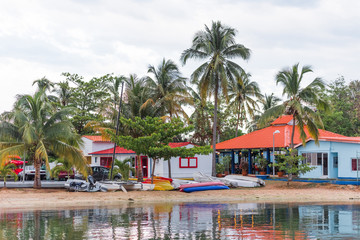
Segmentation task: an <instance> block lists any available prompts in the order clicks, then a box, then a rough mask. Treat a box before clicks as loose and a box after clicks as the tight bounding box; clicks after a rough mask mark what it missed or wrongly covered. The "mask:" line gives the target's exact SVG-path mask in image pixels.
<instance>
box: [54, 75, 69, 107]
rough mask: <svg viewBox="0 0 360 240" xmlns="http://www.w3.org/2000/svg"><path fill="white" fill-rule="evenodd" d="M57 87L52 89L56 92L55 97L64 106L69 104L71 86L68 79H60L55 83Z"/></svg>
mask: <svg viewBox="0 0 360 240" xmlns="http://www.w3.org/2000/svg"><path fill="white" fill-rule="evenodd" d="M56 86H58V87H57V88H55V89H54V90H53V91H54V92H55V93H56V94H57V98H58V100H59V103H60V105H61V106H63V107H65V106H67V105H69V102H70V99H71V94H72V92H71V87H70V86H69V81H62V82H59V83H56Z"/></svg>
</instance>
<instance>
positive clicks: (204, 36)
mask: <svg viewBox="0 0 360 240" xmlns="http://www.w3.org/2000/svg"><path fill="white" fill-rule="evenodd" d="M235 33H236V31H235V29H233V28H230V27H227V26H224V25H222V24H221V22H213V23H212V26H211V28H208V26H206V25H205V31H199V32H197V33H196V34H195V37H194V39H193V43H192V46H191V48H189V49H186V50H185V51H184V52H183V53H182V55H181V61H182V62H183V63H184V64H186V62H187V60H188V59H190V58H194V59H202V60H203V59H206V62H205V63H203V64H202V65H200V67H198V68H197V69H196V70H195V71H194V73H193V74H192V75H191V78H192V82H193V83H195V84H198V85H199V87H200V89H201V91H203V93H204V94H202V95H203V96H206V95H209V96H211V95H212V94H213V95H214V106H215V107H214V121H213V139H212V141H213V144H212V145H213V156H212V175H213V176H215V174H216V171H215V159H216V129H217V107H218V97H219V93H220V91H222V94H224V95H225V96H226V95H227V88H228V83H229V82H230V81H234V76H238V73H239V72H242V71H243V69H242V68H241V67H240V66H239V65H238V64H236V63H235V62H233V61H230V59H232V58H235V57H241V58H243V59H248V58H249V57H250V50H249V49H248V48H245V47H244V46H243V45H241V44H236V43H235ZM206 93H208V94H206Z"/></svg>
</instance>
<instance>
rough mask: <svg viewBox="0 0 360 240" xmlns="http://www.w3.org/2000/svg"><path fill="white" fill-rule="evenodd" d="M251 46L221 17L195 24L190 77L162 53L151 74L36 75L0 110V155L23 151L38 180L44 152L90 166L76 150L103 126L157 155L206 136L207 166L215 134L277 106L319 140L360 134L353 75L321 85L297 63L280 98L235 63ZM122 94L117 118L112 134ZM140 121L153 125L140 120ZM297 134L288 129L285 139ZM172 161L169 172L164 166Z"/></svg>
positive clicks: (224, 135) (260, 123)
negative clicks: (328, 134)
mask: <svg viewBox="0 0 360 240" xmlns="http://www.w3.org/2000/svg"><path fill="white" fill-rule="evenodd" d="M250 55H251V51H250V49H248V48H247V47H245V46H244V45H242V44H239V43H237V31H236V29H234V28H232V27H229V26H226V25H224V24H222V23H221V22H218V21H217V22H212V23H211V25H210V26H207V25H205V28H204V30H200V31H198V32H197V33H195V35H194V38H193V40H192V43H191V46H190V48H188V49H185V50H184V51H183V52H182V54H181V56H179V58H180V62H181V63H182V64H184V65H185V64H188V62H189V60H200V61H201V64H200V66H198V67H197V68H196V69H194V70H193V73H192V74H191V76H183V74H182V73H181V68H180V67H179V66H178V65H177V64H176V62H175V61H174V60H171V59H167V58H165V57H164V58H163V59H162V60H161V61H160V62H158V63H155V64H154V63H150V64H149V66H148V68H147V76H138V75H137V74H136V73H132V74H130V75H128V76H124V75H121V74H119V75H115V74H105V75H103V76H95V77H92V78H90V79H85V78H84V77H83V76H81V75H79V74H76V73H68V72H65V73H62V74H61V79H58V80H56V81H52V80H49V79H48V78H46V77H42V78H40V79H37V80H35V81H34V82H33V85H34V87H36V89H35V93H34V94H33V95H21V94H19V95H18V96H17V98H16V102H15V104H14V107H13V109H12V110H11V111H9V112H4V113H2V114H1V119H0V120H1V122H0V157H1V158H4V157H5V156H6V155H9V154H18V155H25V156H26V159H27V160H28V161H29V163H30V164H34V165H35V167H36V169H37V171H36V177H35V181H34V187H36V188H39V187H41V182H40V173H39V171H40V170H39V169H40V167H41V165H42V164H45V165H46V166H47V167H48V168H49V159H54V160H59V159H63V160H64V161H65V162H66V164H68V165H66V166H69V167H75V168H76V169H77V170H79V171H82V172H83V173H84V174H85V175H86V172H87V171H86V160H85V158H84V157H83V156H82V153H81V151H80V150H79V147H80V145H81V144H82V142H81V136H82V135H85V134H87V135H97V134H107V136H108V137H109V136H112V137H113V139H114V140H116V142H117V144H118V145H119V146H121V147H124V148H129V149H132V150H134V151H135V152H136V153H137V155H139V154H140V153H141V154H145V153H146V154H148V155H149V156H151V157H152V158H153V159H155V160H156V159H160V158H164V159H165V160H167V159H169V158H170V156H173V155H174V154H178V155H177V156H180V155H181V154H182V153H179V152H176V151H177V150H174V149H170V148H169V147H168V143H169V142H181V141H190V142H192V143H193V144H196V145H198V146H207V147H204V148H203V149H202V150H201V151H200V150H199V151H200V152H206V151H209V146H208V145H210V144H211V145H212V146H213V149H212V151H213V158H212V173H213V175H215V173H216V164H215V159H216V158H215V157H216V155H215V144H216V143H217V142H220V141H225V140H228V139H231V138H234V137H236V136H240V135H242V134H243V133H244V132H246V131H247V132H251V131H254V130H257V129H259V128H262V127H266V126H268V125H269V124H270V122H271V121H273V120H274V119H275V118H276V117H278V116H280V115H281V114H290V115H292V116H293V117H294V119H295V120H296V121H297V123H298V127H299V129H300V133H301V138H302V140H303V141H305V137H306V135H305V133H306V131H308V132H309V134H310V136H312V137H313V138H314V139H315V141H317V139H318V128H325V129H327V130H330V131H332V132H335V133H339V134H344V135H348V136H358V135H359V134H360V120H359V119H360V105H359V102H360V93H359V92H360V83H359V81H358V80H353V81H351V82H350V83H347V81H346V80H345V79H344V78H343V77H340V78H338V79H336V80H335V81H333V82H331V83H330V84H328V85H326V84H325V81H323V80H322V79H321V78H315V79H313V80H312V81H311V83H310V84H308V85H307V86H303V85H304V77H305V76H306V75H307V73H310V72H312V68H311V67H310V66H303V67H300V66H299V64H295V65H293V66H292V67H290V68H284V69H283V70H281V71H279V72H278V74H277V75H276V77H275V83H276V84H277V85H280V86H281V87H282V88H283V92H282V94H283V97H284V101H283V100H282V99H280V98H279V97H278V96H276V95H275V94H274V93H264V92H261V87H262V86H261V83H258V82H256V81H252V80H251V74H250V73H249V72H247V71H246V70H245V69H244V68H243V67H242V66H240V65H239V63H238V62H237V61H238V60H248V59H249V58H250ZM290 64H291V63H290ZM122 84H124V91H123V98H122V99H120V98H121V97H120V96H121V86H122ZM120 100H122V108H121V110H120V111H121V112H120V115H121V116H122V118H121V119H120V125H119V134H118V136H115V134H114V132H115V131H114V129H115V125H116V120H117V116H118V113H119V104H120ZM329 109H331V111H328V110H329ZM146 124H150V125H151V124H152V126H151V127H150V125H149V128H148V129H146V128H145V126H147V125H146ZM305 125H307V130H306V131H305V129H304V126H305ZM164 126H166V128H165V127H164ZM293 128H295V125H294V126H293ZM293 132H294V131H293ZM135 139H137V140H135ZM293 139H294V136H293V135H292V136H291V147H293V146H294V140H293ZM151 141H152V142H151ZM139 149H141V150H139ZM199 149H200V148H199ZM179 151H180V150H179ZM181 151H182V150H181ZM184 154H185V153H184ZM186 154H193V153H190V152H186ZM194 154H195V153H194ZM65 162H64V164H65ZM168 163H169V164H170V161H168ZM64 166H65V165H64ZM137 169H139V168H137ZM169 169H170V172H169V174H170V176H171V166H170V165H169ZM139 174H140V175H139V176H141V173H139Z"/></svg>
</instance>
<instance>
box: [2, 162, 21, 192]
mask: <svg viewBox="0 0 360 240" xmlns="http://www.w3.org/2000/svg"><path fill="white" fill-rule="evenodd" d="M15 168H16V166H15V164H13V163H9V164H0V177H2V178H4V188H6V178H7V177H8V176H11V177H14V179H15V181H16V180H17V179H18V176H17V174H16V173H15V172H14V169H15Z"/></svg>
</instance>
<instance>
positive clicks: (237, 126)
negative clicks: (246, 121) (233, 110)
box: [235, 104, 240, 137]
mask: <svg viewBox="0 0 360 240" xmlns="http://www.w3.org/2000/svg"><path fill="white" fill-rule="evenodd" d="M239 121H240V104H239V112H238V115H237V120H236V131H235V137H237V136H238V128H239Z"/></svg>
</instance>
